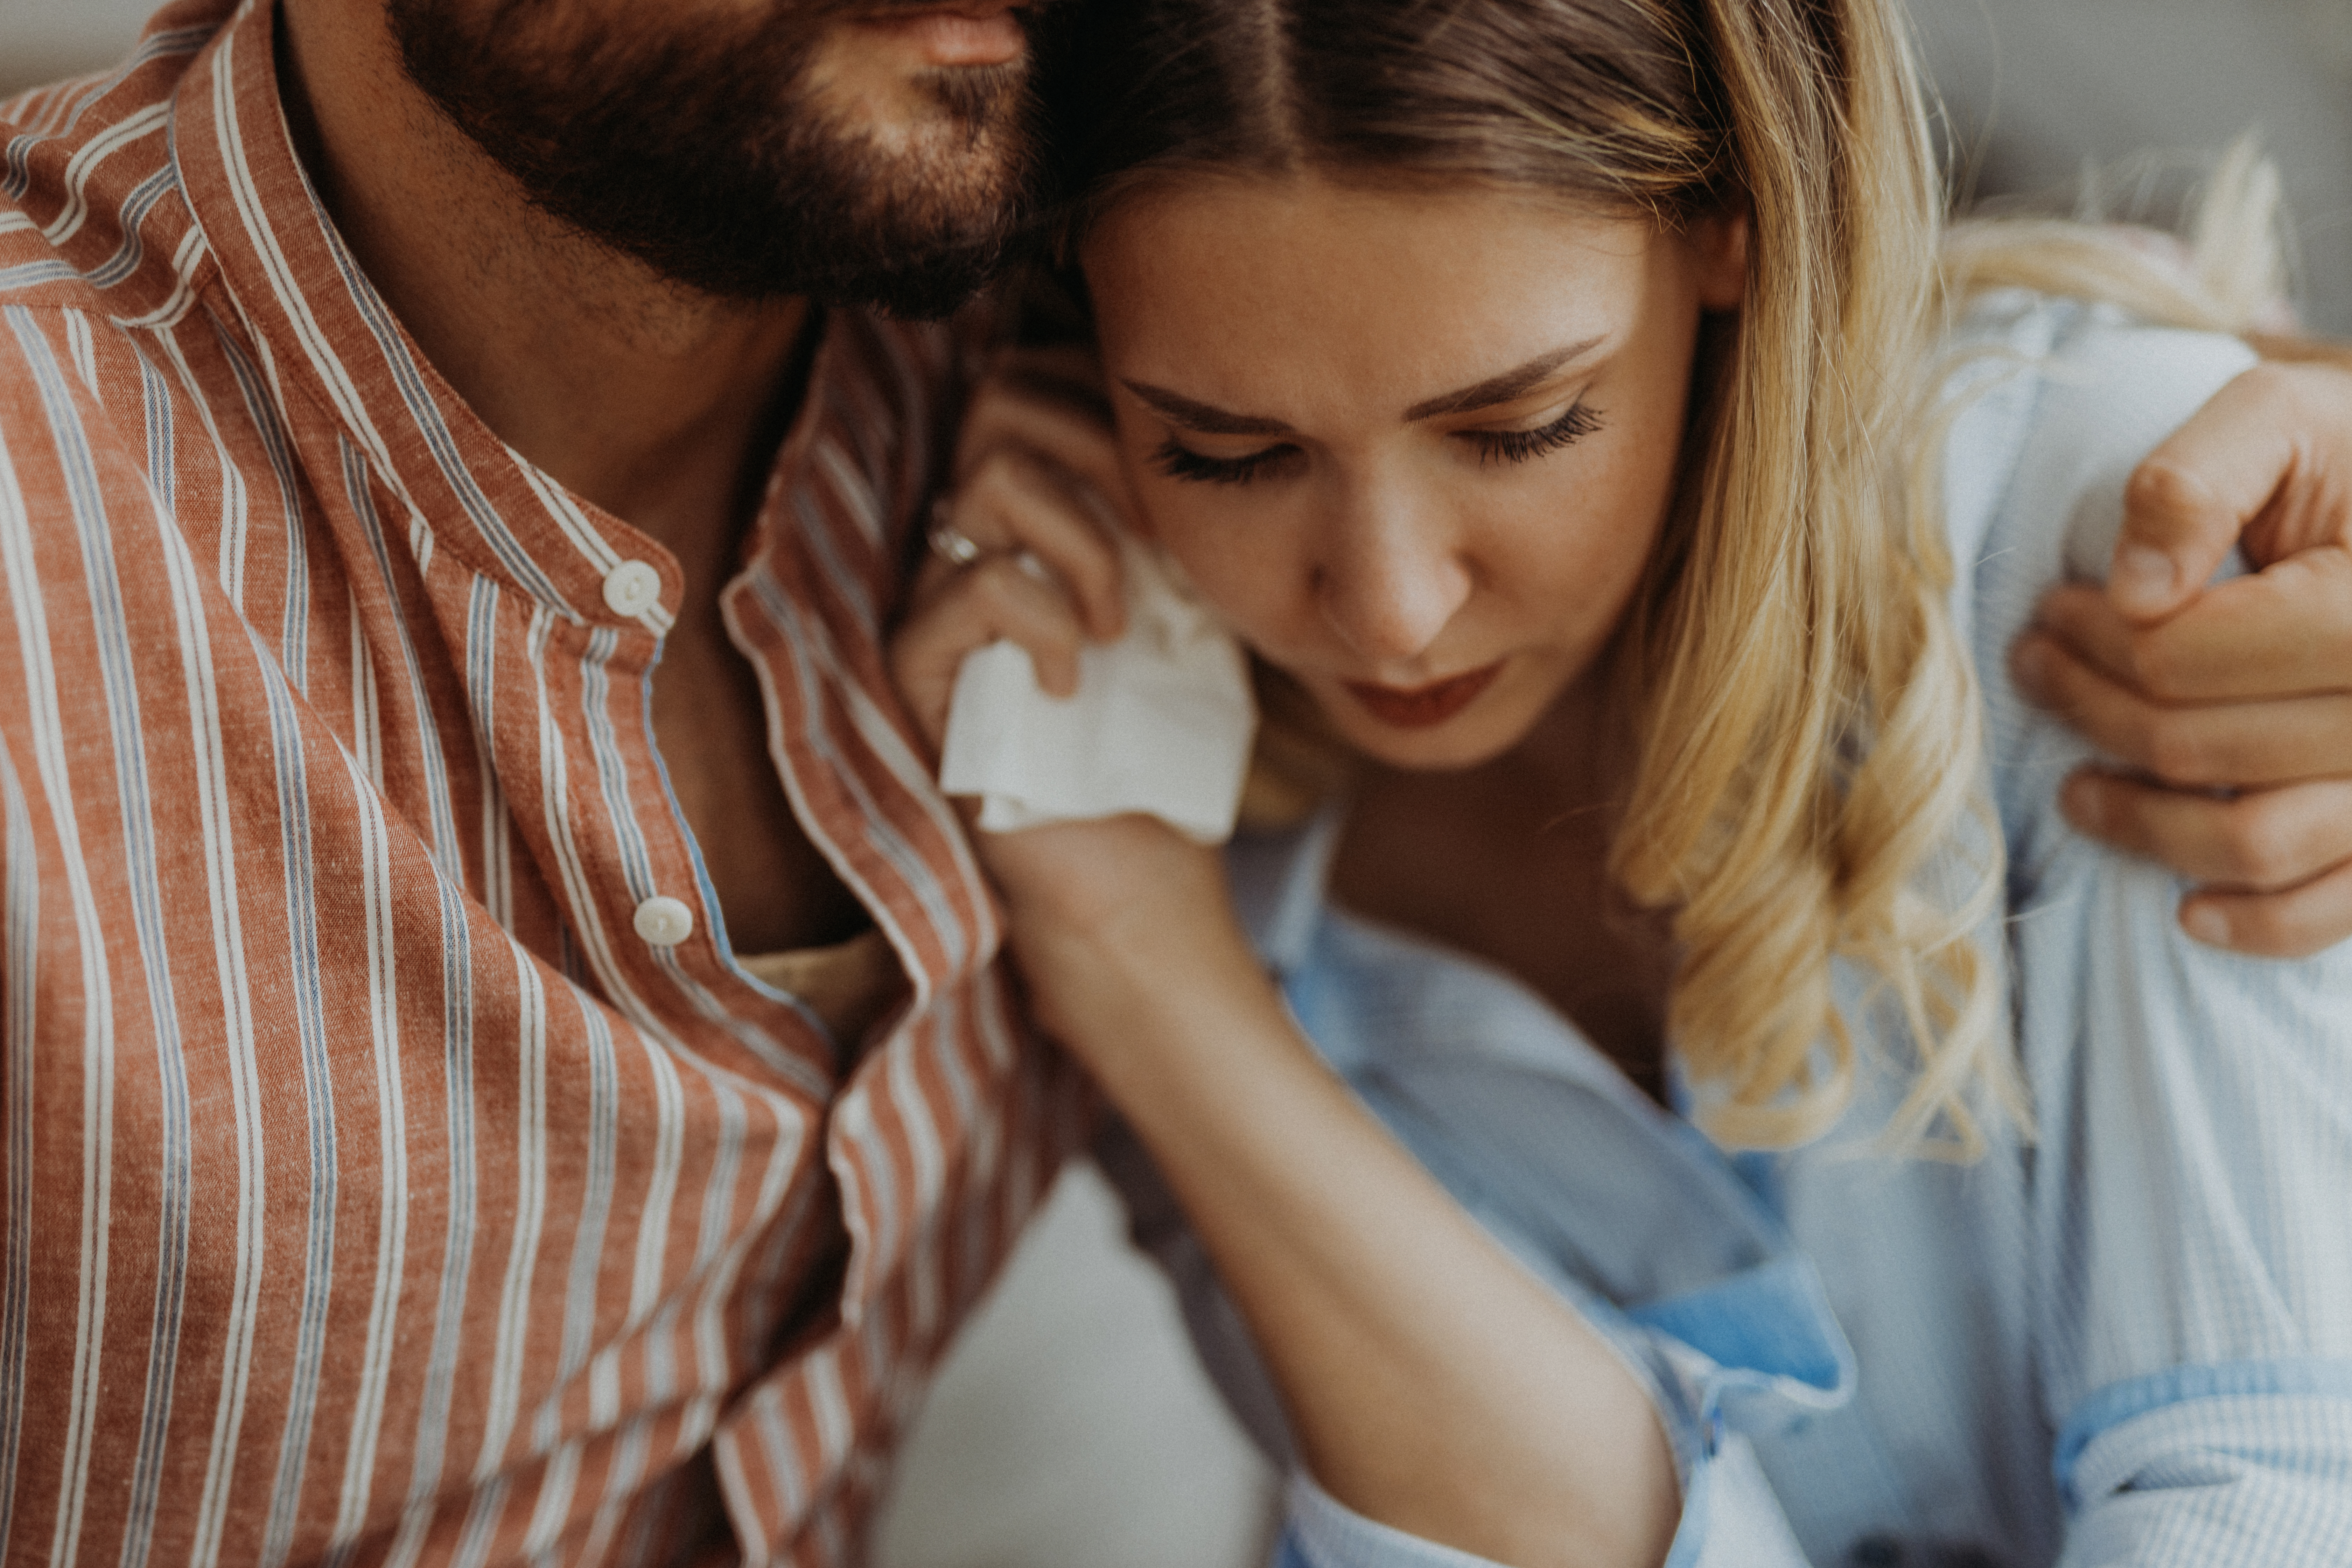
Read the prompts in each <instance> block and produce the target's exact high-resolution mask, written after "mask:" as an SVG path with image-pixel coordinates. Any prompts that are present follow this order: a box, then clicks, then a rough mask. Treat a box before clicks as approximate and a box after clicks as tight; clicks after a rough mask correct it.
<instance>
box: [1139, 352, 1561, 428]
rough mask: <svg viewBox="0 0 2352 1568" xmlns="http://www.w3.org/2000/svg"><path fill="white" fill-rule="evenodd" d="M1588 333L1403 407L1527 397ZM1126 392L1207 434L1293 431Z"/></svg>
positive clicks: (1155, 393)
mask: <svg viewBox="0 0 2352 1568" xmlns="http://www.w3.org/2000/svg"><path fill="white" fill-rule="evenodd" d="M1607 336H1608V334H1607V333H1605V332H1604V333H1602V334H1601V336H1600V337H1592V338H1587V339H1585V340H1584V341H1583V342H1578V343H1570V344H1569V345H1567V346H1566V347H1565V348H1557V349H1552V350H1550V351H1549V352H1547V353H1539V354H1538V355H1536V357H1535V358H1533V359H1531V360H1529V361H1528V362H1527V363H1525V364H1521V365H1515V366H1513V367H1512V368H1511V369H1509V370H1507V371H1505V372H1503V374H1500V375H1490V376H1488V377H1487V378H1486V380H1484V381H1482V382H1480V383H1478V384H1476V385H1475V386H1465V387H1464V388H1462V390H1460V391H1459V392H1448V393H1445V394H1443V395H1440V396H1436V397H1432V398H1428V399H1426V400H1424V401H1423V402H1420V403H1416V404H1414V405H1412V407H1410V408H1408V409H1406V410H1405V411H1404V417H1405V423H1407V424H1408V425H1410V424H1414V423H1417V422H1419V421H1421V420H1423V419H1433V418H1435V417H1436V416H1439V415H1441V414H1471V413H1475V412H1476V411H1477V410H1479V409H1481V408H1492V407H1493V406H1495V405H1496V404H1498V403H1508V402H1510V401H1511V399H1513V398H1515V397H1522V396H1525V395H1527V394H1528V392H1530V391H1532V390H1534V389H1535V388H1536V387H1538V386H1540V385H1542V384H1543V381H1544V378H1545V377H1546V376H1548V375H1550V374H1552V373H1553V372H1554V371H1557V370H1558V369H1559V367H1560V366H1562V365H1564V364H1567V363H1570V361H1573V360H1577V359H1580V358H1582V357H1583V356H1584V355H1586V354H1588V353H1591V352H1592V351H1593V350H1594V349H1596V348H1599V347H1600V346H1601V342H1602V340H1603V339H1605V338H1606V337H1607ZM1119 384H1120V385H1121V386H1124V387H1126V388H1127V389H1128V391H1129V392H1131V393H1133V394H1135V395H1136V396H1138V397H1139V398H1141V399H1143V401H1144V402H1146V403H1149V404H1150V405H1151V406H1152V407H1154V408H1156V409H1158V410H1159V411H1160V413H1161V414H1162V415H1163V416H1166V417H1167V418H1169V419H1171V420H1172V421H1174V422H1175V423H1176V424H1178V425H1181V426H1183V427H1184V428H1185V429H1187V430H1197V431H1199V432H1200V433H1201V434H1202V435H1203V436H1291V435H1296V434H1297V432H1296V431H1294V430H1293V429H1292V428H1291V427H1290V426H1287V425H1286V424H1284V423H1283V422H1282V421H1281V420H1279V419H1269V418H1267V417H1266V416H1265V415H1263V414H1235V413H1234V412H1232V411H1231V410H1229V409H1223V408H1219V407H1216V406H1215V405H1212V404H1207V403H1202V402H1199V401H1197V400H1195V399H1193V398H1190V397H1187V396H1185V395H1183V394H1182V393H1181V392H1171V391H1169V390H1168V389H1167V388H1166V387H1164V386H1154V385H1152V384H1150V382H1148V381H1128V380H1126V379H1124V378H1122V379H1121V380H1120V382H1119Z"/></svg>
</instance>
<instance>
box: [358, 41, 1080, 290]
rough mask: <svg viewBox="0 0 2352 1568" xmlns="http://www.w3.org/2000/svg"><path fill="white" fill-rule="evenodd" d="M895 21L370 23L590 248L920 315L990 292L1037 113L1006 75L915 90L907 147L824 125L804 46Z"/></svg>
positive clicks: (1034, 162) (691, 278)
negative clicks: (845, 25)
mask: <svg viewBox="0 0 2352 1568" xmlns="http://www.w3.org/2000/svg"><path fill="white" fill-rule="evenodd" d="M894 8H896V9H910V8H912V6H911V5H910V4H908V0H901V3H900V4H899V5H897V6H895V7H894V6H893V5H890V4H888V0H883V3H881V4H867V5H853V4H842V3H839V0H835V3H833V4H799V5H789V6H786V5H781V4H780V5H772V7H771V8H770V9H769V10H768V11H767V12H765V13H764V14H761V15H757V16H752V17H751V18H749V19H747V20H745V21H742V22H740V23H737V22H735V19H734V18H732V17H729V18H727V19H726V22H725V23H724V24H720V25H714V24H713V22H712V20H711V19H710V18H709V17H697V18H693V19H692V21H691V24H690V25H688V24H680V25H674V26H672V27H671V28H670V29H669V30H667V31H660V30H657V26H658V25H657V24H656V23H653V22H651V21H648V22H646V23H644V24H642V25H640V26H636V27H635V28H634V29H633V28H632V26H631V25H630V24H629V23H626V22H609V21H604V20H603V19H601V18H598V19H595V20H592V21H589V22H586V23H574V24H572V25H571V26H569V27H568V28H567V30H566V32H565V35H564V36H562V37H549V36H546V35H547V34H548V33H549V32H550V30H551V27H550V24H551V18H550V16H549V15H548V12H549V10H550V9H551V7H550V6H549V5H548V4H547V0H501V3H500V4H498V5H491V6H488V7H487V8H486V9H478V8H476V7H473V6H468V5H465V4H464V3H463V0H389V6H388V13H389V18H390V21H391V24H392V29H393V37H394V39H395V41H396V42H397V43H398V44H399V46H400V50H401V57H402V59H403V60H404V63H405V65H406V68H407V71H408V75H409V77H410V79H412V80H414V81H415V84H416V86H417V87H418V88H419V89H422V90H423V91H424V92H425V95H426V96H427V97H429V98H430V99H431V100H433V101H434V102H435V103H436V105H438V106H439V108H440V109H441V110H442V112H444V113H445V114H446V115H447V116H448V117H449V118H450V120H451V121H454V122H455V123H456V124H457V126H458V128H459V129H461V130H463V131H464V132H466V134H467V136H468V137H470V138H471V139H472V140H473V141H474V142H475V143H476V144H477V145H478V146H479V147H480V148H481V149H482V151H483V152H485V153H488V155H489V156H490V157H491V158H492V159H493V160H495V161H496V162H497V163H499V165H500V166H502V167H503V168H505V169H506V170H507V171H508V173H509V174H512V175H513V176H514V177H515V178H516V179H517V180H518V181H519V182H520V184H521V185H522V187H523V190H524V192H525V193H526V194H527V195H529V197H530V200H531V202H532V203H533V204H534V205H537V206H539V207H540V208H541V209H542V210H543V211H545V212H547V213H549V214H551V215H552V216H555V217H556V218H558V219H560V220H562V222H564V223H566V224H568V225H570V226H572V227H574V228H576V229H578V230H580V231H582V232H583V233H584V234H586V235H588V236H589V237H592V238H593V239H595V240H598V241H600V242H602V243H603V244H604V245H607V246H609V247H612V248H614V249H615V250H619V251H622V252H625V253H626V254H627V255H630V256H634V257H635V258H638V259H639V260H641V261H643V262H645V263H646V265H647V266H649V267H651V268H653V269H654V270H656V272H659V273H660V274H662V275H663V276H664V277H666V278H668V279H672V280H673V281H676V282H677V283H681V284H684V285H686V286H688V288H692V289H700V290H702V291H704V292H706V293H710V294H717V295H721V296H725V297H728V298H733V299H751V300H757V299H774V298H782V297H784V296H787V295H803V296H806V297H808V298H811V299H814V300H818V301H820V302H824V303H829V304H857V305H872V306H876V307H878V308H880V309H881V310H886V311H887V312H889V313H891V314H893V315H898V316H906V317H913V318H921V317H935V316H940V315H945V314H946V313H947V312H949V311H950V310H953V309H955V307H956V306H958V305H959V304H961V303H962V302H963V301H964V300H966V299H968V298H970V296H971V293H972V291H973V290H974V289H978V288H979V287H980V286H981V285H982V283H984V282H986V281H987V279H988V278H989V277H990V275H991V274H992V272H993V271H994V270H995V269H996V268H997V267H998V266H999V265H1000V264H1001V262H1002V260H1003V255H1004V252H1005V249H1006V247H1007V246H1008V245H1009V243H1010V242H1011V241H1012V239H1013V237H1014V236H1015V235H1017V234H1018V233H1019V232H1020V230H1021V228H1022V227H1023V226H1024V223H1025V221H1026V220H1027V218H1028V217H1029V216H1030V215H1031V214H1032V212H1033V211H1034V207H1035V204H1036V199H1037V193H1036V191H1035V190H1034V188H1033V187H1034V184H1035V179H1036V173H1037V166H1038V159H1037V157H1036V143H1037V138H1038V134H1039V132H1038V129H1037V124H1036V121H1037V119H1038V115H1037V112H1036V108H1035V104H1034V99H1033V96H1032V93H1031V90H1030V87H1029V81H1028V71H1027V68H1025V67H1024V66H1020V65H1012V66H1003V67H993V68H966V69H957V70H943V71H940V72H939V73H937V74H936V75H934V76H932V77H930V78H929V79H926V80H925V81H924V83H923V84H922V85H923V86H924V88H925V89H926V90H928V91H929V94H930V95H931V97H932V99H933V100H934V101H935V103H936V104H937V107H938V110H939V112H938V115H937V116H936V117H935V118H934V119H932V120H930V121H928V122H927V123H924V124H922V125H920V126H919V127H917V128H916V133H915V135H914V136H913V137H911V138H910V142H909V145H908V147H907V148H906V149H904V150H901V151H885V150H883V149H881V148H879V147H877V146H876V145H874V144H873V142H872V141H871V139H870V138H869V137H867V136H866V134H864V133H863V132H860V131H859V130H857V129H856V128H855V127H848V126H845V125H843V124H841V123H840V122H839V121H838V120H837V119H835V117H833V116H832V115H830V114H829V113H828V112H827V111H826V110H825V109H824V108H823V107H822V106H821V105H820V104H819V103H818V102H817V101H816V100H815V96H814V93H813V92H812V90H811V89H810V87H809V85H808V80H807V78H808V69H809V63H810V59H811V57H812V55H813V53H814V47H815V45H816V43H817V41H818V39H819V38H820V37H822V36H823V33H824V28H825V26H827V25H828V24H830V23H833V22H835V21H837V20H839V19H840V18H841V17H843V16H857V15H887V12H888V11H889V10H890V9H894ZM662 9H663V8H662V7H660V6H658V5H642V3H641V5H640V6H639V8H637V9H636V10H635V15H637V16H659V15H660V14H661V11H662ZM622 14H623V15H629V14H630V13H628V12H624V13H622ZM569 20H570V19H569V17H567V18H566V21H567V22H569Z"/></svg>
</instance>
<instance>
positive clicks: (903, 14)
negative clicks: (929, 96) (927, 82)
mask: <svg viewBox="0 0 2352 1568" xmlns="http://www.w3.org/2000/svg"><path fill="white" fill-rule="evenodd" d="M1017 8H1018V7H1017V6H1016V5H1014V4H1013V0H996V3H993V4H992V3H991V0H964V3H963V4H961V5H940V6H936V7H933V8H931V9H929V10H922V11H897V12H886V13H883V14H881V15H878V16H873V17H870V18H868V19H866V20H865V21H863V22H861V23H860V24H859V25H860V26H865V27H867V28H871V29H873V30H874V31H877V32H883V33H888V34H891V35H892V36H894V37H899V38H903V39H905V40H906V41H907V42H908V43H909V44H912V45H913V46H914V47H915V48H916V49H917V51H918V52H919V53H920V54H921V55H922V57H923V60H924V63H925V64H927V65H930V66H935V67H952V66H1001V65H1010V64H1011V63H1012V62H1013V61H1014V60H1017V59H1019V58H1021V57H1022V56H1023V55H1024V53H1026V52H1027V50H1028V47H1029V39H1028V36H1027V35H1026V34H1024V32H1023V31H1022V30H1021V19H1020V18H1019V17H1018V16H1014V15H1013V12H1014V11H1015V10H1016V9H1017Z"/></svg>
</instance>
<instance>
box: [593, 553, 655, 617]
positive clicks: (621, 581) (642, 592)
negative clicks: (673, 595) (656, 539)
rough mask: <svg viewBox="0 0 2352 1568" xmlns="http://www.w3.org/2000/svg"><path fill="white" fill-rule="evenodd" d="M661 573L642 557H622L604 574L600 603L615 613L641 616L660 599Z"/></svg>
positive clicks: (617, 614)
mask: <svg viewBox="0 0 2352 1568" xmlns="http://www.w3.org/2000/svg"><path fill="white" fill-rule="evenodd" d="M661 590H662V580H661V574H660V573H659V572H656V570H654V568H653V567H651V566H650V565H647V564H646V563H645V562H643V561H624V562H622V563H620V564H619V565H618V566H615V567H614V568H613V569H612V570H611V571H610V572H607V573H605V574H604V603H605V605H607V606H608V607H610V608H611V610H612V612H613V613H614V615H616V616H642V615H644V614H645V613H646V611H647V610H650V609H652V608H653V607H654V606H655V605H657V604H659V603H660V602H661Z"/></svg>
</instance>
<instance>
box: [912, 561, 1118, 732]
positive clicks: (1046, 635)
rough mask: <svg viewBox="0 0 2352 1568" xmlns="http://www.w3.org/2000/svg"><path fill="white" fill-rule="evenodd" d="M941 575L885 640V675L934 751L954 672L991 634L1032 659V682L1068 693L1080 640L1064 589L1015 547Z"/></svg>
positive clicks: (1082, 634) (1074, 682)
mask: <svg viewBox="0 0 2352 1568" xmlns="http://www.w3.org/2000/svg"><path fill="white" fill-rule="evenodd" d="M942 564H943V563H942ZM948 577H949V580H948V582H947V584H946V586H945V587H944V588H943V589H942V590H941V591H940V592H938V593H936V594H934V595H932V596H931V598H930V600H929V603H928V604H926V605H924V606H923V607H922V608H921V609H920V610H919V612H918V613H917V614H916V615H915V616H914V617H913V618H912V619H910V620H909V621H908V623H907V625H906V626H904V627H902V628H901V629H900V631H899V633H898V637H896V638H894V639H893V640H892V642H891V645H890V674H891V678H892V679H894V680H895V681H896V682H897V683H898V691H899V695H900V696H902V697H904V698H905V699H906V701H907V706H908V710H909V711H910V712H912V713H913V715H914V718H915V722H916V723H917V725H918V726H919V727H920V729H921V730H922V732H923V738H924V739H925V740H926V741H928V742H930V746H931V750H932V751H933V752H937V751H938V750H939V749H940V743H941V742H942V741H943V740H944V739H945V738H946V735H947V727H948V704H949V702H950V700H951V699H952V698H953V697H954V695H955V681H956V672H957V671H958V670H960V669H961V668H963V661H964V659H965V658H967V657H968V656H970V655H971V654H972V653H974V652H976V651H978V650H979V649H981V648H983V647H987V646H988V645H989V644H991V643H992V642H997V641H1000V640H1002V641H1005V642H1010V643H1013V644H1015V645H1016V646H1018V647H1022V648H1023V649H1024V650H1026V651H1027V653H1028V655H1029V658H1030V661H1031V662H1032V663H1033V664H1034V665H1035V666H1036V669H1037V683H1038V685H1040V686H1041V687H1043V688H1044V689H1045V690H1046V691H1048V692H1050V693H1052V694H1053V695H1055V696H1056V697H1067V696H1070V695H1071V694H1072V693H1074V692H1076V690H1077V689H1078V656H1079V653H1080V652H1081V650H1082V649H1084V647H1086V643H1087V631H1086V627H1085V626H1083V625H1081V624H1080V622H1079V620H1078V616H1077V611H1076V606H1075V605H1073V604H1072V603H1071V600H1070V596H1069V595H1067V594H1065V593H1064V592H1062V590H1061V589H1060V588H1059V587H1058V586H1056V585H1055V584H1053V583H1052V582H1050V581H1047V580H1045V578H1043V577H1041V576H1039V575H1038V574H1037V573H1036V571H1035V570H1034V568H1033V567H1031V566H1030V565H1029V564H1028V563H1026V562H1025V561H1024V560H1023V559H1022V558H1021V557H1020V556H1019V555H1017V554H1013V553H1009V552H1008V553H999V554H994V555H988V556H984V557H982V559H980V560H978V561H975V562H973V563H971V564H970V565H968V566H964V567H961V568H958V569H955V570H954V571H952V572H951V573H950V574H948Z"/></svg>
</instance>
